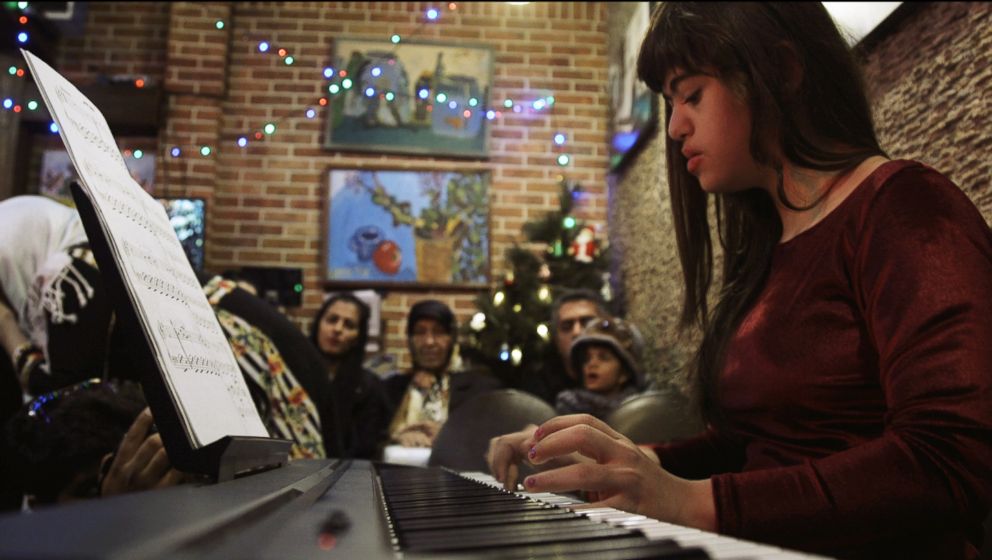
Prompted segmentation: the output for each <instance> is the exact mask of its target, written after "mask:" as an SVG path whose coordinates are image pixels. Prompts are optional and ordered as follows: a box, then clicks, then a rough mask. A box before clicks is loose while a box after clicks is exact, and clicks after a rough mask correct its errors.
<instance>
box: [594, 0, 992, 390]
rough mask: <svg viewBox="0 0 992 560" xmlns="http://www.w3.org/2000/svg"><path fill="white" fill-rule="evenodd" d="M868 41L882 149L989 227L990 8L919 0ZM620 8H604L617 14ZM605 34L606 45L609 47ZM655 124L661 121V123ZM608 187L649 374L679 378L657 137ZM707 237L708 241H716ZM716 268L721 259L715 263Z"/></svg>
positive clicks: (673, 265)
mask: <svg viewBox="0 0 992 560" xmlns="http://www.w3.org/2000/svg"><path fill="white" fill-rule="evenodd" d="M904 8H908V9H911V10H912V11H911V12H910V15H909V16H908V17H905V18H903V19H901V20H899V21H898V22H897V23H896V24H895V25H893V26H891V27H890V28H889V29H887V30H886V33H885V34H884V35H879V36H878V37H876V38H875V39H876V40H875V41H874V42H873V44H871V45H870V48H869V49H868V51H867V52H866V54H865V58H864V60H865V63H864V71H865V78H866V82H867V83H868V85H869V92H870V95H871V98H872V101H873V108H874V113H875V121H876V126H877V129H878V133H879V138H880V140H881V143H882V147H883V148H885V149H886V150H887V151H888V152H889V154H890V156H891V157H893V158H910V159H917V160H920V161H923V162H924V163H927V164H929V165H931V166H933V167H935V168H936V169H937V170H939V171H941V172H943V173H945V174H947V175H948V176H949V177H950V178H951V179H952V180H954V181H955V182H956V183H957V184H958V185H959V186H960V187H961V188H962V190H964V192H965V193H967V194H968V196H969V197H971V199H972V200H973V201H974V202H975V204H976V205H977V206H978V207H979V209H980V210H981V211H982V213H983V215H984V216H985V218H986V221H990V220H992V188H990V178H992V158H990V157H989V153H990V147H992V134H990V132H992V94H990V92H992V4H989V3H984V2H972V3H959V2H954V3H936V2H935V3H924V4H922V5H919V6H904ZM621 9H622V8H620V7H611V10H610V17H616V15H617V13H618V10H621ZM615 39H616V38H615V37H614V36H611V41H613V40H615ZM660 118H661V119H662V121H663V119H664V116H663V115H662V116H661V117H660ZM663 128H664V125H663V123H662V126H660V127H659V133H658V136H657V137H656V138H654V139H653V140H652V142H651V143H650V144H649V145H647V146H646V149H645V150H644V151H643V152H642V153H641V155H640V157H639V158H638V159H637V160H636V161H635V162H633V165H632V166H631V167H630V168H629V169H628V170H627V171H626V172H625V173H624V174H623V175H622V176H618V177H613V178H611V180H610V193H609V201H610V203H609V231H610V239H611V242H612V243H613V245H614V246H615V247H618V248H619V249H621V251H619V252H621V253H622V255H623V257H622V259H621V261H620V262H619V263H618V267H619V269H620V271H621V273H622V280H621V286H622V291H623V293H624V294H625V298H626V300H627V312H628V315H629V316H630V318H631V319H633V320H634V321H636V322H637V324H638V325H640V326H641V327H642V330H644V331H645V334H646V339H647V341H648V343H649V345H650V346H651V348H650V354H651V355H653V356H655V357H656V359H657V360H658V361H656V362H654V363H653V364H649V366H650V367H649V373H650V374H651V375H653V376H654V378H655V379H656V380H658V381H661V382H667V381H671V380H674V381H680V380H681V377H680V375H679V373H680V371H679V369H678V367H677V366H678V365H680V364H682V363H684V361H685V359H686V358H687V357H688V356H689V355H690V353H691V352H692V350H693V348H694V347H695V342H696V340H697V339H698V333H695V332H689V333H682V334H680V333H679V332H678V329H677V328H676V327H677V318H678V311H679V309H680V306H681V298H682V276H681V270H680V265H679V262H678V256H677V249H676V246H675V237H674V233H673V231H672V227H671V210H670V206H669V202H668V201H669V197H668V186H667V180H666V173H667V172H666V167H665V161H664V150H665V143H664V142H665V136H664V131H663V130H662V129H663ZM714 239H715V237H714ZM715 262H719V256H718V255H717V259H716V261H715Z"/></svg>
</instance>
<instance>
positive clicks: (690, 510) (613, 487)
mask: <svg viewBox="0 0 992 560" xmlns="http://www.w3.org/2000/svg"><path fill="white" fill-rule="evenodd" d="M528 445H530V447H529V448H528V449H527V450H526V451H525V452H524V451H522V450H523V448H524V447H526V446H528ZM514 451H515V452H518V453H519V452H523V453H526V456H527V457H528V458H529V460H530V462H531V463H533V464H535V465H538V466H539V467H540V466H545V465H549V464H554V466H553V467H552V468H551V469H550V470H546V471H544V472H540V473H537V474H534V475H531V476H528V477H527V478H526V479H525V480H524V486H525V487H526V488H527V490H528V491H530V492H571V491H577V490H578V491H584V492H586V493H587V495H588V496H589V501H590V502H592V503H591V504H590V505H589V507H612V508H616V509H620V510H623V511H628V512H631V513H639V514H642V515H646V516H648V517H653V518H655V519H660V520H662V521H668V522H672V523H677V524H679V525H686V526H690V527H696V528H700V529H705V530H710V531H712V530H714V529H715V528H716V513H715V508H714V505H713V495H712V486H711V484H710V481H709V480H700V481H689V480H685V479H681V478H678V477H676V476H674V475H672V474H671V473H669V472H668V471H666V470H664V469H663V468H662V467H661V466H660V465H659V464H658V461H657V458H656V457H652V456H651V455H649V454H648V452H645V451H644V450H642V449H641V448H640V447H638V446H637V445H636V444H634V443H633V442H632V441H630V440H629V439H628V438H626V437H624V436H623V435H622V434H620V433H618V432H617V431H615V430H614V429H613V428H611V427H609V426H608V425H606V423H604V422H602V421H601V420H598V419H597V418H595V417H593V416H590V415H588V414H576V415H571V416H559V417H557V418H552V419H551V420H548V421H547V422H545V423H544V424H542V425H541V427H540V428H539V429H537V430H536V431H534V432H533V437H532V438H531V439H529V440H519V441H518V442H517V445H516V447H515V448H514ZM576 455H578V456H580V457H582V458H583V459H584V460H581V461H575V460H574V457H575V456H576ZM563 458H567V459H568V460H567V463H568V464H564V465H562V464H561V460H562V459H563ZM497 478H499V477H498V476H497Z"/></svg>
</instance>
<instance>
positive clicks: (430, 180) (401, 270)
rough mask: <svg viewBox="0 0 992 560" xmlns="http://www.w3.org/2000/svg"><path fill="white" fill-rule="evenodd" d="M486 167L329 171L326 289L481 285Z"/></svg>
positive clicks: (485, 265) (484, 281)
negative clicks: (481, 168) (473, 169)
mask: <svg viewBox="0 0 992 560" xmlns="http://www.w3.org/2000/svg"><path fill="white" fill-rule="evenodd" d="M489 184H490V173H489V172H488V171H410V170H388V169H379V170H368V169H332V170H331V171H330V172H329V176H328V189H327V196H326V200H325V206H326V211H325V213H324V215H325V220H324V232H325V233H324V247H325V251H324V270H325V279H326V287H327V288H334V287H337V286H342V285H343V286H350V287H356V286H366V287H397V288H418V287H423V288H446V287H456V288H457V287H461V288H486V287H487V286H488V283H489V273H490V262H489V244H490V236H489Z"/></svg>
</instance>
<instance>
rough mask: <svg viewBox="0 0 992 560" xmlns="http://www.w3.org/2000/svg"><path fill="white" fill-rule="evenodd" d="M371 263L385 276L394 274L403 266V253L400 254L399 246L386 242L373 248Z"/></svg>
mask: <svg viewBox="0 0 992 560" xmlns="http://www.w3.org/2000/svg"><path fill="white" fill-rule="evenodd" d="M372 262H373V263H375V267H376V268H378V269H379V270H381V271H383V272H385V273H386V274H396V273H397V272H399V271H400V265H401V264H403V253H402V252H400V246H399V245H397V244H396V242H394V241H389V240H386V241H383V242H382V243H380V244H379V245H378V246H377V247H376V248H375V252H373V253H372Z"/></svg>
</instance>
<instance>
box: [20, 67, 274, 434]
mask: <svg viewBox="0 0 992 560" xmlns="http://www.w3.org/2000/svg"><path fill="white" fill-rule="evenodd" d="M21 52H22V53H23V54H24V58H25V59H26V60H27V63H28V66H29V67H30V69H31V73H32V74H33V75H34V80H35V83H36V84H37V85H38V90H39V91H40V92H41V95H42V97H43V98H44V100H45V104H46V105H47V106H48V111H49V113H51V115H52V118H53V119H54V120H55V123H56V124H57V125H58V127H59V134H60V135H61V137H62V141H63V143H65V147H66V150H67V151H68V152H69V157H70V159H71V160H72V164H73V166H74V167H75V168H76V173H77V174H78V175H79V178H80V184H81V187H82V189H83V191H84V192H85V194H86V196H87V198H88V199H89V200H90V202H91V203H92V206H93V207H94V209H95V212H96V215H97V217H98V219H99V221H100V225H101V229H102V230H103V232H104V233H105V234H106V237H107V242H108V245H109V246H110V251H111V253H112V254H113V257H114V261H115V262H116V264H117V266H118V267H119V269H120V271H121V276H122V278H123V282H124V285H125V289H126V291H127V295H128V297H129V299H130V301H131V304H132V305H133V307H134V309H135V311H136V314H137V316H138V320H139V322H140V323H141V329H142V330H143V331H144V336H145V337H146V339H147V340H148V342H149V345H150V346H151V348H152V350H153V352H152V353H153V354H154V357H155V361H156V362H157V364H158V367H159V371H160V372H161V375H162V377H163V379H164V382H165V385H166V387H167V389H168V392H169V396H170V397H171V398H172V401H173V404H174V405H175V408H176V410H177V412H178V416H179V419H180V423H181V424H182V425H183V429H184V431H185V432H186V436H187V438H188V439H189V443H190V446H191V447H192V448H194V449H199V448H201V447H204V446H206V445H209V444H211V443H213V442H215V441H217V440H220V439H221V438H223V437H225V436H252V437H263V438H268V437H269V434H268V431H267V430H266V428H265V426H264V425H263V423H262V419H261V418H260V417H259V415H258V411H257V410H256V408H255V405H254V403H253V402H252V399H251V394H250V393H249V391H248V386H247V385H246V384H245V380H244V377H243V376H242V373H241V370H240V369H239V367H238V363H237V361H236V360H235V357H234V354H233V352H232V351H231V347H230V346H229V345H228V342H227V339H226V338H225V337H224V333H223V331H222V330H221V328H220V324H219V323H218V322H217V318H216V316H215V315H214V312H213V310H212V309H211V307H210V304H209V303H208V302H207V298H206V296H205V295H204V293H203V290H202V288H201V287H200V283H199V281H198V280H197V278H196V275H195V274H194V273H193V269H192V267H191V266H190V264H189V261H188V260H187V258H186V255H185V253H183V249H182V246H181V245H180V244H179V240H178V238H177V237H176V234H175V232H174V231H173V229H172V226H171V225H170V223H169V219H168V216H167V214H166V211H165V209H164V208H163V207H162V205H161V204H159V203H158V202H156V201H155V199H154V198H152V197H151V196H150V195H149V194H148V193H146V192H145V191H144V189H142V188H141V186H140V185H138V183H137V182H135V181H134V179H133V178H132V177H131V174H130V173H129V172H128V170H127V166H126V165H125V164H124V158H123V157H121V154H120V150H119V149H118V148H117V142H116V141H115V140H114V137H113V134H112V133H111V132H110V127H109V126H108V125H107V121H106V119H104V117H103V114H102V113H100V111H99V109H97V108H96V107H95V106H94V105H93V104H92V103H91V102H90V100H89V99H87V98H86V96H84V95H83V94H82V93H80V91H79V90H78V89H76V87H75V86H73V85H72V84H71V83H69V81H67V80H66V79H65V78H63V77H62V76H61V75H60V74H59V73H58V72H56V71H55V70H54V69H52V68H51V67H50V66H49V65H48V64H46V63H45V62H44V61H43V60H41V59H40V58H38V57H36V56H34V55H33V54H31V53H30V52H28V51H26V50H24V49H21Z"/></svg>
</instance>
